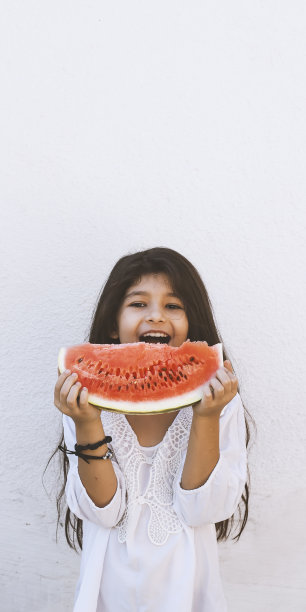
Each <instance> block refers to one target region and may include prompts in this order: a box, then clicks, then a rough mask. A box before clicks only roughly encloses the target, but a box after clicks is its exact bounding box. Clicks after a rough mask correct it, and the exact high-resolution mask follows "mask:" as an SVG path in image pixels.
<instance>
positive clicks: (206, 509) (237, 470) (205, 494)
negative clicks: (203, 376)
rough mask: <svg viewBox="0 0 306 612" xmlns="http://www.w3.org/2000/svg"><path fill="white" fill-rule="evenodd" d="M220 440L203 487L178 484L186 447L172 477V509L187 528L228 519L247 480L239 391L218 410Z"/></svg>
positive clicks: (244, 431)
mask: <svg viewBox="0 0 306 612" xmlns="http://www.w3.org/2000/svg"><path fill="white" fill-rule="evenodd" d="M219 440H220V458H219V461H218V463H217V465H216V466H215V468H214V470H213V471H212V473H211V474H210V476H209V478H208V480H207V481H206V482H205V483H204V484H203V485H202V486H200V487H198V488H197V489H190V490H189V489H182V487H181V484H180V483H181V478H182V472H183V468H184V463H185V458H186V454H187V450H186V451H185V453H184V456H183V460H182V462H181V465H180V468H179V470H178V473H177V475H176V478H175V480H174V483H173V486H174V490H173V506H174V509H175V511H176V513H177V515H178V516H179V517H180V518H181V520H182V521H183V522H184V523H186V524H187V525H189V526H190V527H198V526H201V525H204V524H205V523H218V522H219V521H223V520H225V519H227V518H230V517H231V516H232V514H233V513H234V512H235V510H236V508H237V506H238V504H239V501H240V498H241V495H242V492H243V489H244V485H245V483H246V479H247V456H246V429H245V420H244V409H243V405H242V402H241V398H240V396H239V394H238V393H237V394H236V395H235V397H234V398H233V399H232V400H231V401H230V402H229V403H228V404H227V405H226V406H225V408H224V409H223V412H222V413H221V416H220V436H219Z"/></svg>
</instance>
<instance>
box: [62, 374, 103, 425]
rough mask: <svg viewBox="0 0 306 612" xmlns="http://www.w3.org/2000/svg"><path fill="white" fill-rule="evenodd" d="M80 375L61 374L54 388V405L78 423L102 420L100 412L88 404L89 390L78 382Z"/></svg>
mask: <svg viewBox="0 0 306 612" xmlns="http://www.w3.org/2000/svg"><path fill="white" fill-rule="evenodd" d="M77 378H78V375H77V374H71V372H70V371H69V370H67V371H65V372H63V374H60V375H59V377H58V380H57V383H56V385H55V388H54V405H55V406H56V408H58V409H59V410H60V411H61V412H62V413H63V414H67V416H70V417H71V418H72V419H73V420H74V422H75V423H76V424H77V423H80V424H81V423H84V424H85V423H91V422H93V421H96V420H100V410H99V408H96V407H95V406H93V404H89V403H88V390H87V389H86V388H85V387H83V388H82V389H81V387H82V385H81V383H80V382H77Z"/></svg>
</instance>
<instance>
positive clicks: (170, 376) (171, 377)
mask: <svg viewBox="0 0 306 612" xmlns="http://www.w3.org/2000/svg"><path fill="white" fill-rule="evenodd" d="M168 376H169V378H170V380H173V376H172V374H170V372H169V374H168Z"/></svg>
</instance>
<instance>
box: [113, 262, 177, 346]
mask: <svg viewBox="0 0 306 612" xmlns="http://www.w3.org/2000/svg"><path fill="white" fill-rule="evenodd" d="M187 334H188V320H187V316H186V312H185V309H184V305H183V303H182V301H181V300H180V299H179V298H178V297H177V296H176V295H175V294H174V292H173V289H172V287H171V284H170V282H169V279H168V277H167V275H166V274H163V273H159V274H146V275H144V276H142V277H141V279H140V282H138V283H136V284H135V285H132V286H131V287H129V289H128V290H127V292H126V294H125V297H124V298H123V302H122V305H121V308H120V310H119V313H118V317H117V330H116V332H114V333H113V334H112V337H113V338H119V341H120V343H121V344H124V343H129V342H162V343H167V344H169V345H170V346H180V345H181V344H182V343H183V342H184V341H185V340H187Z"/></svg>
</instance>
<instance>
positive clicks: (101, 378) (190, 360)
mask: <svg viewBox="0 0 306 612" xmlns="http://www.w3.org/2000/svg"><path fill="white" fill-rule="evenodd" d="M222 365H223V357H222V344H215V345H214V346H211V347H210V346H208V345H207V344H206V342H190V341H189V340H187V341H186V342H184V343H183V344H182V345H181V346H179V347H173V346H169V345H168V344H159V343H158V344H155V343H154V344H151V343H146V342H135V343H130V344H90V343H86V344H80V345H77V346H72V347H69V348H61V350H60V352H59V356H58V367H59V371H60V373H62V372H63V371H64V370H66V369H69V370H71V372H76V373H77V375H78V380H79V382H80V383H81V384H82V386H83V387H87V388H88V400H89V402H90V403H91V404H94V405H95V406H99V407H100V408H105V409H106V410H113V411H115V412H121V413H125V414H156V413H161V412H171V411H173V410H177V409H179V408H183V407H184V406H190V405H192V404H194V403H195V402H198V401H199V400H200V399H202V396H203V387H204V384H205V383H206V382H207V381H208V380H209V379H210V378H212V376H214V374H215V373H216V371H217V370H218V369H219V368H220V367H221V366H222Z"/></svg>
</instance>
